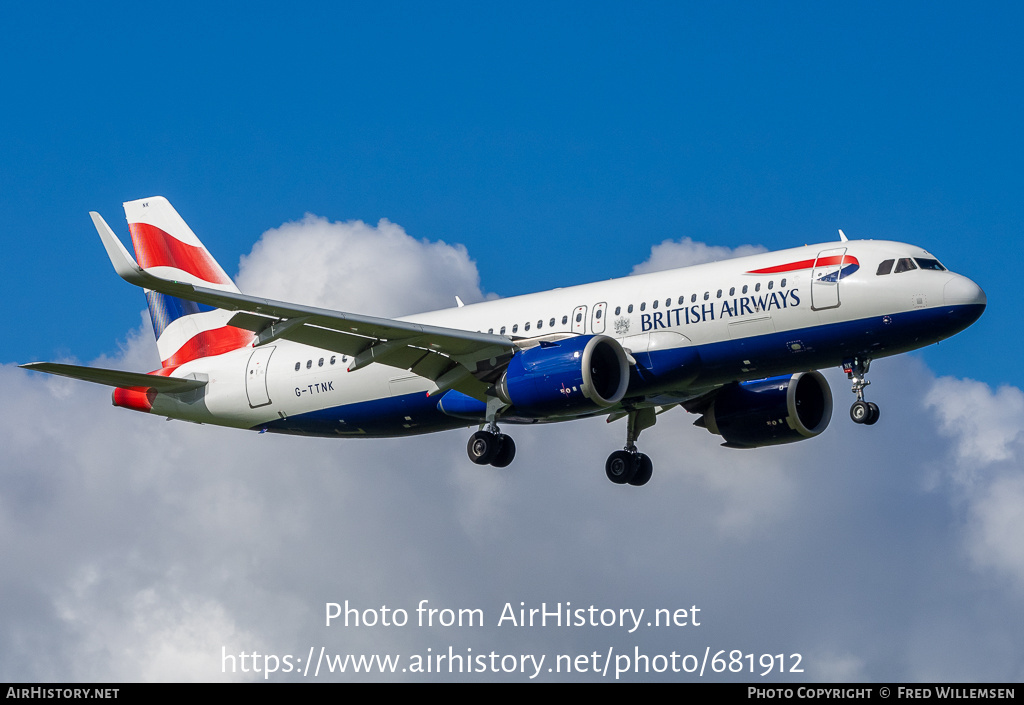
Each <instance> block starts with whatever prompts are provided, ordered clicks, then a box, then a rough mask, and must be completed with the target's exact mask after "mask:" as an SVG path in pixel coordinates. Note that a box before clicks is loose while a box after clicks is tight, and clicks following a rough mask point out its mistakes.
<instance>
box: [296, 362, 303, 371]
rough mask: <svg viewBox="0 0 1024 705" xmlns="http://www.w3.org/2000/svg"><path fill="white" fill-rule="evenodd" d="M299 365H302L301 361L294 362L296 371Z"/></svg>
mask: <svg viewBox="0 0 1024 705" xmlns="http://www.w3.org/2000/svg"><path fill="white" fill-rule="evenodd" d="M300 367H302V363H301V362H296V363H295V371H296V372H298V371H299V368H300Z"/></svg>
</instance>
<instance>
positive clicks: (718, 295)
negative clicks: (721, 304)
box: [715, 289, 722, 299]
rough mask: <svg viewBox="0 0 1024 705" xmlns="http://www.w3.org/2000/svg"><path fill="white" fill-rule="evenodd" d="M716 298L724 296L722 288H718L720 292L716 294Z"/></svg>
mask: <svg viewBox="0 0 1024 705" xmlns="http://www.w3.org/2000/svg"><path fill="white" fill-rule="evenodd" d="M715 298H716V299H720V298H722V290H721V289H719V290H718V293H717V294H715Z"/></svg>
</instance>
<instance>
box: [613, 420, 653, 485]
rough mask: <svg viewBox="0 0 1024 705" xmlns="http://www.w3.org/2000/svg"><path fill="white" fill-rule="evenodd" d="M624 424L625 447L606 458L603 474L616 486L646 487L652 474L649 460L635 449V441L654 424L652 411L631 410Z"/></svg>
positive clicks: (651, 464)
mask: <svg viewBox="0 0 1024 705" xmlns="http://www.w3.org/2000/svg"><path fill="white" fill-rule="evenodd" d="M627 419H628V421H627V423H626V447H625V448H624V449H622V450H617V451H615V452H614V453H612V454H611V455H609V456H608V460H607V461H606V462H605V464H604V472H605V474H606V475H607V476H608V479H609V480H611V481H612V482H614V483H615V484H616V485H627V484H628V485H633V486H634V487H640V486H642V485H646V484H647V482H648V481H649V480H650V479H651V475H652V474H653V473H654V464H653V463H652V462H651V459H650V458H649V457H647V456H646V455H644V454H643V453H641V452H639V451H638V450H637V448H636V439H637V438H639V437H640V432H641V431H643V430H644V429H645V428H650V427H651V426H653V425H654V422H655V412H654V409H640V410H633V411H630V412H629V413H628V416H627Z"/></svg>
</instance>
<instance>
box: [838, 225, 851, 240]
mask: <svg viewBox="0 0 1024 705" xmlns="http://www.w3.org/2000/svg"><path fill="white" fill-rule="evenodd" d="M839 239H840V240H842V241H843V242H849V239H847V237H846V233H844V232H843V229H842V228H840V229H839Z"/></svg>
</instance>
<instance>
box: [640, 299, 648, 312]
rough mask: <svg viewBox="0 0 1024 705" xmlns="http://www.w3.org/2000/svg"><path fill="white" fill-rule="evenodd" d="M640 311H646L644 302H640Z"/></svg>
mask: <svg viewBox="0 0 1024 705" xmlns="http://www.w3.org/2000/svg"><path fill="white" fill-rule="evenodd" d="M640 310H641V311H646V310H647V302H646V301H641V302H640Z"/></svg>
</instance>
